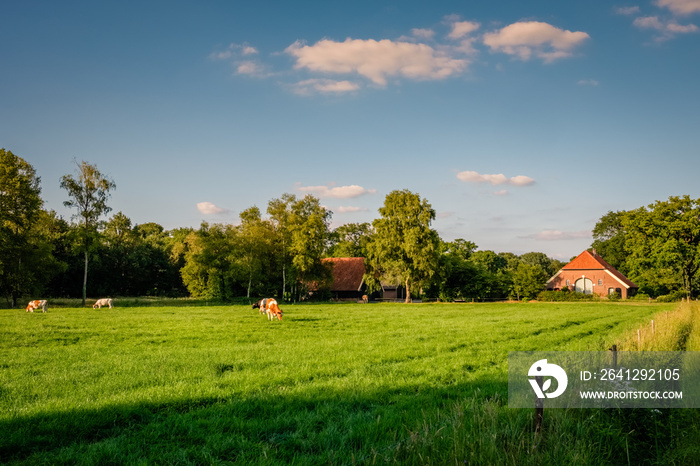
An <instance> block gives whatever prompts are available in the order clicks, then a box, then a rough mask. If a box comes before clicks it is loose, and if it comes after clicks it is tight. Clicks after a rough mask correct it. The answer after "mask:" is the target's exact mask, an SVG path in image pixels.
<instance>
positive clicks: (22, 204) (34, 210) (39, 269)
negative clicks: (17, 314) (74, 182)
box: [0, 149, 56, 307]
mask: <svg viewBox="0 0 700 466" xmlns="http://www.w3.org/2000/svg"><path fill="white" fill-rule="evenodd" d="M40 181H41V180H40V178H39V177H38V176H37V175H36V171H35V170H34V167H32V165H31V164H29V163H28V162H27V161H25V160H24V159H22V158H20V157H18V156H16V155H14V154H13V153H12V152H10V151H6V150H5V149H0V290H1V292H2V294H3V295H4V296H5V298H6V299H7V300H8V301H9V302H10V304H11V306H13V307H14V306H15V305H16V303H17V300H18V299H19V298H20V297H21V296H23V295H26V294H29V293H34V292H37V291H39V290H41V288H42V287H43V285H44V284H45V283H46V282H47V281H48V280H49V278H50V276H49V275H50V272H49V271H51V270H56V267H55V264H54V263H53V262H54V259H53V256H52V255H51V246H50V244H49V242H48V239H47V238H46V236H45V232H44V231H43V230H42V226H44V224H46V223H48V222H49V218H48V217H49V216H48V214H46V213H45V212H44V211H43V210H42V206H43V201H42V199H41V188H40ZM49 265H54V267H49Z"/></svg>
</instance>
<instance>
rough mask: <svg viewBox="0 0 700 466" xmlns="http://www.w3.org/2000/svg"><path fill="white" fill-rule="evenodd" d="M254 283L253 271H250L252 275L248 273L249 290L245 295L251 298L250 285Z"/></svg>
mask: <svg viewBox="0 0 700 466" xmlns="http://www.w3.org/2000/svg"><path fill="white" fill-rule="evenodd" d="M251 283H253V272H250V275H248V291H247V292H246V295H245V297H246V298H250V285H251Z"/></svg>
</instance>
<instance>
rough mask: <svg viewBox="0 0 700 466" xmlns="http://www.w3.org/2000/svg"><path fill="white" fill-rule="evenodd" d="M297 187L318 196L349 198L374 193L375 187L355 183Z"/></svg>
mask: <svg viewBox="0 0 700 466" xmlns="http://www.w3.org/2000/svg"><path fill="white" fill-rule="evenodd" d="M297 189H299V191H301V192H303V193H309V194H313V195H315V196H318V197H319V198H324V197H331V198H336V199H350V198H353V197H359V196H363V195H365V194H375V193H376V192H377V190H376V189H366V188H363V187H362V186H358V185H356V184H353V185H349V186H300V187H298V188H297Z"/></svg>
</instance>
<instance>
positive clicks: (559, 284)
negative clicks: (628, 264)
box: [547, 249, 639, 299]
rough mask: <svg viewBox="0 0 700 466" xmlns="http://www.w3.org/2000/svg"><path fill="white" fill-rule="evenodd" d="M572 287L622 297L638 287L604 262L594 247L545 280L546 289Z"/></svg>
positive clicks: (582, 291) (583, 291)
mask: <svg viewBox="0 0 700 466" xmlns="http://www.w3.org/2000/svg"><path fill="white" fill-rule="evenodd" d="M565 288H568V289H570V290H571V289H573V290H575V291H578V292H581V293H586V294H593V293H595V294H598V295H600V296H608V295H613V294H618V295H619V296H620V297H622V298H623V299H626V298H630V297H632V296H634V295H635V294H636V293H637V290H638V289H639V287H638V286H637V285H635V284H634V283H632V281H630V280H629V279H628V278H627V277H625V276H624V275H622V274H621V273H620V272H618V271H617V270H616V269H615V267H613V266H612V265H610V264H608V263H607V262H605V260H604V259H603V258H602V257H600V256H599V255H598V253H597V252H596V251H595V249H594V250H593V251H592V252H591V251H583V252H582V253H581V254H579V255H578V256H577V257H576V258H575V259H574V260H572V261H571V262H569V263H568V264H566V265H565V266H564V267H562V269H561V270H559V272H557V273H556V274H555V275H554V276H553V277H552V278H550V279H549V280H548V281H547V289H548V290H562V289H565Z"/></svg>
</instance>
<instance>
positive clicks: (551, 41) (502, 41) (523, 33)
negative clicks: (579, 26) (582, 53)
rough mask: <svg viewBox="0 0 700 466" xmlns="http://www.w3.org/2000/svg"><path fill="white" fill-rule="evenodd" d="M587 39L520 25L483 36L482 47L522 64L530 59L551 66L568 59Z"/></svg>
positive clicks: (537, 24)
mask: <svg viewBox="0 0 700 466" xmlns="http://www.w3.org/2000/svg"><path fill="white" fill-rule="evenodd" d="M589 38H590V36H589V35H588V34H587V33H585V32H582V31H575V32H572V31H566V30H564V29H560V28H557V27H555V26H552V25H551V24H548V23H543V22H539V21H523V22H518V23H513V24H511V25H509V26H506V27H504V28H502V29H499V30H498V31H495V32H491V33H487V34H484V44H486V45H487V46H488V47H490V48H491V51H493V52H503V53H506V54H508V55H513V56H516V57H518V58H520V59H521V60H524V61H527V60H529V59H530V58H532V57H533V56H534V57H536V58H539V59H541V60H543V61H544V62H545V63H551V62H553V61H555V60H558V59H560V58H565V57H570V56H571V55H572V54H573V49H574V48H576V47H578V46H580V45H581V44H583V42H585V41H586V40H587V39H589Z"/></svg>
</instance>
